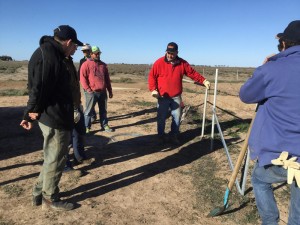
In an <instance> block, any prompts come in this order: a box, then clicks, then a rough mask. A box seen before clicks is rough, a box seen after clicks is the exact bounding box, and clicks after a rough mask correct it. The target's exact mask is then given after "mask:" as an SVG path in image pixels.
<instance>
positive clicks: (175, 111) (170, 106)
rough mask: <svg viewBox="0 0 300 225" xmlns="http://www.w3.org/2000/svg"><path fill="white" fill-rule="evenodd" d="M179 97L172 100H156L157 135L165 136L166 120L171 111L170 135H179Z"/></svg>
mask: <svg viewBox="0 0 300 225" xmlns="http://www.w3.org/2000/svg"><path fill="white" fill-rule="evenodd" d="M180 105H181V96H180V95H179V96H176V97H173V98H158V104H157V133H158V135H159V136H163V135H164V134H165V126H166V119H167V117H168V115H169V113H170V110H171V116H172V123H171V131H170V133H169V134H170V135H177V134H179V126H180V115H181V107H180Z"/></svg>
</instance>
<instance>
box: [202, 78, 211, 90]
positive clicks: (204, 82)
mask: <svg viewBox="0 0 300 225" xmlns="http://www.w3.org/2000/svg"><path fill="white" fill-rule="evenodd" d="M203 85H204V86H205V87H206V89H209V88H210V82H209V81H208V80H206V79H205V80H204V81H203Z"/></svg>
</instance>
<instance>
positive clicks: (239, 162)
mask: <svg viewBox="0 0 300 225" xmlns="http://www.w3.org/2000/svg"><path fill="white" fill-rule="evenodd" d="M257 108H258V106H257V107H256V110H255V113H254V115H253V118H252V120H251V123H250V126H249V128H248V131H247V135H246V138H245V140H244V143H243V146H242V149H241V151H240V154H239V156H238V159H237V161H236V164H235V166H234V169H233V172H232V174H231V177H230V180H229V183H228V189H229V190H230V191H231V189H232V187H233V184H234V182H235V179H236V177H237V175H238V173H239V170H240V168H241V165H242V162H243V159H244V157H245V154H246V151H247V149H248V141H249V136H250V133H251V130H252V126H253V122H254V119H255V116H256V111H257Z"/></svg>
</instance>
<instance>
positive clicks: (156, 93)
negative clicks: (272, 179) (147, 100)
mask: <svg viewBox="0 0 300 225" xmlns="http://www.w3.org/2000/svg"><path fill="white" fill-rule="evenodd" d="M151 96H152V97H154V98H159V93H158V91H157V90H154V91H152V92H151Z"/></svg>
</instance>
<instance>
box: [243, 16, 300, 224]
mask: <svg viewBox="0 0 300 225" xmlns="http://www.w3.org/2000/svg"><path fill="white" fill-rule="evenodd" d="M277 38H279V45H278V50H279V51H280V53H278V54H276V55H273V56H271V57H269V58H267V60H266V61H265V63H264V64H263V65H262V66H260V67H258V68H257V69H256V70H255V71H254V73H253V76H252V77H251V78H250V79H249V80H248V81H247V82H246V83H245V84H244V85H243V86H242V87H241V89H240V98H241V100H242V101H243V102H245V103H258V105H259V106H258V110H257V114H256V118H255V120H254V124H253V128H252V131H251V134H250V137H249V149H250V154H251V158H252V159H255V160H256V161H257V162H256V165H255V167H254V169H253V173H252V185H253V190H254V194H255V199H256V205H257V208H258V212H259V214H260V216H261V219H262V224H265V225H266V224H268V225H275V224H278V221H279V210H278V207H277V204H276V201H275V198H274V193H273V189H272V184H273V183H280V182H286V181H287V183H288V184H291V186H290V190H291V196H290V207H289V221H288V224H289V225H296V224H298V225H299V224H300V88H299V87H300V20H296V21H293V22H291V23H290V24H289V25H288V26H287V28H286V29H285V30H284V32H283V33H279V34H277Z"/></svg>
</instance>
